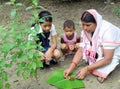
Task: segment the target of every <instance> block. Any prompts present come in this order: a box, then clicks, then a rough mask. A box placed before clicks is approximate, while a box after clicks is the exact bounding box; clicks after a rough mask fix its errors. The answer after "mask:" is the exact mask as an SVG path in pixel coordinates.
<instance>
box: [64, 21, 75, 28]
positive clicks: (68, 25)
mask: <svg viewBox="0 0 120 89" xmlns="http://www.w3.org/2000/svg"><path fill="white" fill-rule="evenodd" d="M65 27H68V28H70V27H73V28H74V29H75V24H74V22H73V21H72V20H66V21H65V22H64V24H63V28H65Z"/></svg>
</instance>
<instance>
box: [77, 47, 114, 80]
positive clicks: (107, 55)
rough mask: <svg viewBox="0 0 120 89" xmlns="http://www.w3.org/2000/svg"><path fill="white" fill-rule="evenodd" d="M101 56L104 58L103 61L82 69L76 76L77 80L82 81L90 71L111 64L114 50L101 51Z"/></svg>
mask: <svg viewBox="0 0 120 89" xmlns="http://www.w3.org/2000/svg"><path fill="white" fill-rule="evenodd" d="M103 54H104V57H103V59H101V60H99V61H97V62H95V63H94V64H92V65H88V66H86V67H84V68H82V69H81V70H80V71H79V72H78V75H77V78H78V79H84V77H85V76H86V74H87V72H88V71H90V70H95V69H97V68H100V67H103V66H106V65H108V64H109V63H111V61H112V58H113V55H114V49H103Z"/></svg>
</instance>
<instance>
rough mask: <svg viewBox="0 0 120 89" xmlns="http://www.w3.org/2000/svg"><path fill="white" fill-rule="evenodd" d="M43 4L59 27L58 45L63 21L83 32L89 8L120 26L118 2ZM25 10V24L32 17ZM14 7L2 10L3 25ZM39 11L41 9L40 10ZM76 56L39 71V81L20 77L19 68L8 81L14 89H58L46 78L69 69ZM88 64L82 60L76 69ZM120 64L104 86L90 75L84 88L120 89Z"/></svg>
mask: <svg viewBox="0 0 120 89" xmlns="http://www.w3.org/2000/svg"><path fill="white" fill-rule="evenodd" d="M39 4H40V5H42V6H43V7H45V8H46V9H47V10H49V11H50V12H51V13H52V14H53V16H54V21H53V23H54V24H55V26H56V29H57V32H58V43H59V42H60V35H61V33H63V30H62V29H63V22H64V21H65V20H66V19H71V20H73V21H74V22H75V26H76V30H77V32H78V33H80V31H81V25H80V16H81V14H82V12H83V11H84V10H86V9H89V8H94V9H96V10H98V12H99V13H100V14H101V15H102V16H103V18H104V19H106V20H108V21H110V22H112V23H113V24H115V25H117V26H118V27H120V18H118V17H117V16H116V15H115V14H114V13H112V8H113V6H115V5H116V4H120V2H118V3H115V4H113V5H107V6H106V5H105V4H104V3H101V2H96V0H95V1H91V0H81V1H79V0H77V1H76V2H74V1H73V2H59V0H40V2H39ZM24 8H25V7H24V6H23V10H21V13H20V14H22V17H21V19H23V23H24V22H27V21H28V20H29V19H30V18H29V17H30V16H31V11H28V12H26V11H25V10H24ZM10 10H11V7H10V6H6V5H4V4H3V7H2V8H0V25H5V24H9V20H10V19H9V13H10ZM38 12H39V10H38ZM72 57H73V56H68V57H67V58H66V59H65V61H64V62H60V63H59V64H58V65H55V66H52V67H51V68H49V69H44V70H40V69H38V70H37V73H38V74H37V80H36V79H35V78H32V79H31V78H30V79H28V80H23V79H22V78H21V77H18V76H16V70H17V68H16V67H15V66H13V67H12V68H10V69H8V73H9V80H8V82H9V83H10V84H11V89H57V88H56V87H54V86H51V85H49V84H47V83H46V79H47V78H48V76H50V75H51V74H52V73H53V72H54V71H55V70H59V69H63V70H64V69H66V68H67V67H68V66H69V64H70V62H71V60H72ZM85 65H86V64H85V63H84V62H83V61H82V62H81V63H80V65H79V66H78V67H77V68H76V69H75V71H77V70H78V69H79V68H81V67H83V66H85ZM118 80H120V65H119V66H118V67H117V68H116V70H115V71H113V72H112V73H111V74H110V76H109V77H108V79H106V81H105V82H104V83H103V84H100V83H99V82H98V81H97V79H96V76H93V75H90V74H88V75H87V77H86V78H85V79H84V80H83V82H84V83H85V88H82V89H120V82H118Z"/></svg>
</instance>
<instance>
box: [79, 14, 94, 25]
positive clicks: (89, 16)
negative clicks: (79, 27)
mask: <svg viewBox="0 0 120 89" xmlns="http://www.w3.org/2000/svg"><path fill="white" fill-rule="evenodd" d="M81 21H85V22H93V23H96V21H95V18H94V17H93V15H92V14H90V13H89V12H84V13H83V14H82V16H81Z"/></svg>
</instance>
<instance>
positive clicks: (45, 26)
mask: <svg viewBox="0 0 120 89" xmlns="http://www.w3.org/2000/svg"><path fill="white" fill-rule="evenodd" d="M40 25H41V27H42V30H43V31H44V32H49V31H50V29H51V27H52V22H44V23H42V24H40Z"/></svg>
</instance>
